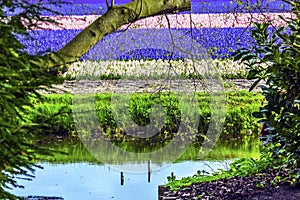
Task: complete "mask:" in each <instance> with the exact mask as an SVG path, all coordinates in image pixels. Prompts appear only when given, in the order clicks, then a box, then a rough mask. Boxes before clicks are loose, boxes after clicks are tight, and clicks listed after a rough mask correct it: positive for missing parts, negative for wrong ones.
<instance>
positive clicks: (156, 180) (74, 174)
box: [13, 161, 230, 200]
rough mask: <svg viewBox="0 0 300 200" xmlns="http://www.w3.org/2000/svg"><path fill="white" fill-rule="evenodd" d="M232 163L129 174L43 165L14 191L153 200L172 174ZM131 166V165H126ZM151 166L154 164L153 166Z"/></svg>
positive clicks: (69, 199)
mask: <svg viewBox="0 0 300 200" xmlns="http://www.w3.org/2000/svg"><path fill="white" fill-rule="evenodd" d="M229 162H230V161H184V162H181V163H176V164H172V165H170V166H169V167H165V168H162V169H160V170H159V171H150V174H149V172H148V173H126V172H122V174H123V175H121V172H120V171H118V170H115V169H113V168H112V167H110V166H106V165H95V164H90V163H86V162H83V163H70V164H50V163H41V166H43V167H44V169H43V170H37V171H36V174H35V175H36V178H35V179H33V181H30V182H28V181H20V183H21V184H23V185H24V186H25V189H14V190H13V191H14V193H15V194H17V195H21V196H29V195H39V196H59V197H62V198H63V199H65V200H76V199H78V200H82V199H117V200H127V199H128V200H140V199H143V200H153V199H157V196H158V191H157V188H158V185H163V184H165V183H167V179H166V177H167V176H170V175H171V173H172V172H173V173H174V174H175V176H176V177H177V178H180V177H185V176H191V175H193V174H195V173H196V172H197V170H206V171H208V172H213V171H216V170H217V169H224V168H226V167H228V163H229ZM124 165H125V166H124V167H126V168H127V167H131V166H133V165H132V164H124ZM151 165H155V164H154V163H152V164H151Z"/></svg>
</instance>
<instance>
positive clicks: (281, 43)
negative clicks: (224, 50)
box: [235, 0, 300, 182]
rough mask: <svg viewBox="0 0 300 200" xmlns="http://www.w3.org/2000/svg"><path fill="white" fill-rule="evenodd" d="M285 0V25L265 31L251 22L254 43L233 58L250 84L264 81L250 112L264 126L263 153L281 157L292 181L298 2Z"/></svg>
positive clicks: (298, 86)
mask: <svg viewBox="0 0 300 200" xmlns="http://www.w3.org/2000/svg"><path fill="white" fill-rule="evenodd" d="M285 2H287V3H289V4H290V5H291V6H292V12H293V14H294V17H293V18H286V19H284V18H282V19H283V20H284V21H285V22H286V23H287V25H288V27H281V28H273V29H272V31H268V27H269V26H270V25H269V24H267V23H262V24H259V23H255V24H254V25H255V29H254V30H253V31H252V32H251V34H252V37H253V38H254V39H255V41H256V44H257V45H256V46H255V47H253V49H250V50H249V49H240V50H239V51H238V52H237V53H236V55H235V59H236V60H239V59H240V60H241V61H242V62H244V63H246V64H247V65H248V66H249V70H250V71H249V75H248V78H249V79H257V81H256V82H255V84H254V85H253V87H254V86H255V85H256V84H257V83H258V82H259V81H260V80H265V81H266V86H265V87H263V88H262V89H263V95H264V96H265V98H266V102H265V103H264V105H263V106H262V107H261V108H260V112H254V113H253V115H254V116H255V117H257V118H259V119H261V120H260V121H261V122H264V123H266V125H267V129H266V130H267V131H268V134H267V136H266V138H265V142H264V145H265V146H266V148H265V151H264V152H263V156H264V155H265V156H266V155H268V156H270V157H272V159H277V160H284V164H283V166H282V167H287V168H288V169H290V176H291V177H290V178H291V179H292V182H294V181H296V180H297V179H298V180H299V177H300V170H299V169H300V13H299V11H300V2H299V1H298V0H292V1H285ZM253 87H251V89H252V88H253ZM279 163H280V162H279Z"/></svg>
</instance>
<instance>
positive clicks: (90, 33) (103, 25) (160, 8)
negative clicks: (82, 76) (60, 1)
mask: <svg viewBox="0 0 300 200" xmlns="http://www.w3.org/2000/svg"><path fill="white" fill-rule="evenodd" d="M190 9H191V3H190V0H142V1H140V2H139V1H132V2H130V3H128V4H124V5H122V6H113V7H111V9H109V10H108V11H107V12H106V13H105V14H104V15H103V16H101V17H99V18H98V19H96V20H95V21H94V22H93V23H92V24H91V25H89V26H88V27H86V28H85V29H84V30H82V31H81V32H80V33H79V34H78V35H77V36H76V37H75V38H74V39H73V40H71V41H70V42H69V43H68V44H66V45H65V46H64V47H63V48H62V49H60V50H58V51H57V52H54V53H51V54H48V55H45V56H44V57H42V58H41V60H42V61H43V62H44V64H43V65H44V66H45V67H47V68H48V69H49V70H51V71H52V73H55V72H58V70H59V71H60V72H61V73H63V72H65V71H67V68H68V67H67V66H68V64H70V63H72V62H75V61H78V60H79V59H80V58H81V57H82V56H83V55H84V54H85V53H87V52H88V50H89V49H90V48H91V47H93V46H94V45H95V44H97V42H98V41H100V40H101V39H103V38H104V37H105V36H106V35H108V34H110V33H113V32H115V31H116V30H117V29H118V28H120V27H121V26H122V25H125V24H129V23H133V22H135V21H137V20H139V19H143V18H147V17H151V16H156V15H161V14H168V13H176V12H180V11H189V10H190ZM62 66H64V68H63V67H62ZM51 68H52V69H51ZM58 68H60V69H58Z"/></svg>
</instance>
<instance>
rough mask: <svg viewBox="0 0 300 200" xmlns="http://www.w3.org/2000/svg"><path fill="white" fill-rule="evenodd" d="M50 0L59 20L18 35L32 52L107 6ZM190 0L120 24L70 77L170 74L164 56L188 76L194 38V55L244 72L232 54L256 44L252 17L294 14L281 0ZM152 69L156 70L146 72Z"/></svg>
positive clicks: (222, 70) (236, 73) (226, 73)
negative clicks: (175, 9) (184, 7)
mask: <svg viewBox="0 0 300 200" xmlns="http://www.w3.org/2000/svg"><path fill="white" fill-rule="evenodd" d="M33 2H34V1H33ZM48 2H49V1H44V3H45V5H46V7H48V8H51V9H52V10H55V11H57V12H59V15H53V14H51V13H49V12H44V13H43V14H44V15H45V17H50V18H52V19H54V20H56V21H57V22H59V24H58V25H54V24H47V23H45V24H40V28H39V29H37V30H32V31H30V32H29V33H30V37H19V39H20V41H22V43H23V44H24V45H25V49H26V51H28V52H30V53H31V54H44V53H46V52H50V51H57V50H59V49H60V48H62V47H63V46H64V45H65V44H66V43H67V42H68V41H70V40H71V39H72V38H74V37H75V36H76V34H78V33H79V32H80V31H81V30H82V29H84V28H85V27H86V26H88V25H89V24H90V23H92V22H93V20H95V19H96V18H97V17H99V16H100V15H102V14H104V13H105V11H106V4H105V1H104V0H100V1H99V0H80V1H79V0H74V1H70V0H68V1H65V2H66V3H60V4H59V5H55V6H54V5H52V4H49V3H48ZM127 2H130V1H129V0H119V1H118V0H116V4H123V3H127ZM191 2H192V11H191V12H189V13H188V12H182V13H178V14H170V15H168V16H167V17H166V16H157V17H150V18H146V19H143V20H139V21H137V22H136V23H134V24H130V25H125V26H123V27H121V28H120V29H119V30H118V31H117V32H115V33H113V34H110V35H108V36H106V37H105V38H104V39H103V40H102V41H100V42H99V43H98V44H97V45H95V46H94V47H93V48H91V49H90V51H89V52H88V53H87V54H85V55H84V56H83V57H82V58H81V61H80V62H77V63H74V64H73V65H72V66H71V67H70V70H69V71H68V72H67V73H65V74H64V75H65V76H66V77H67V78H69V79H74V78H83V79H84V78H91V77H94V78H101V77H102V78H103V77H104V78H105V77H111V78H118V77H120V76H122V77H128V76H129V77H132V76H135V75H138V74H140V75H141V76H149V75H153V74H155V75H156V76H157V75H165V74H167V73H168V74H169V72H167V70H166V69H165V68H164V67H165V66H167V64H166V63H165V62H166V60H172V62H173V64H172V65H173V66H178V67H177V68H176V69H174V70H173V72H172V73H175V74H177V75H178V74H180V75H182V74H184V75H187V76H189V75H190V73H194V72H195V71H193V70H189V69H191V68H192V67H191V66H192V64H191V63H190V62H189V61H188V60H190V57H189V56H188V55H189V54H188V53H187V51H189V47H190V46H191V45H195V44H196V45H197V49H196V50H195V48H193V49H192V50H191V51H190V52H191V53H192V54H194V55H200V56H199V57H196V59H200V60H201V59H203V58H204V59H206V60H209V62H210V65H213V66H214V68H215V69H216V71H217V72H218V73H219V74H221V76H223V77H225V78H245V76H246V74H247V69H246V67H245V66H240V65H238V64H237V63H234V62H232V61H231V60H230V57H231V55H232V53H233V52H234V51H235V50H237V49H238V48H241V47H243V48H249V47H251V46H252V45H254V44H253V40H252V39H251V36H250V30H251V26H252V24H251V23H250V21H263V20H267V21H269V22H271V23H272V25H274V26H282V25H284V22H283V21H282V20H281V19H280V18H279V17H278V15H279V14H280V15H284V16H286V17H290V16H291V15H290V14H289V13H288V10H289V9H290V8H289V7H288V6H287V5H286V4H284V3H283V2H282V1H278V0H266V1H262V2H261V3H258V2H259V1H257V0H251V1H250V4H249V5H246V6H238V4H237V3H235V1H230V0H219V1H218V0H203V1H202V0H198V1H196V0H192V1H191ZM247 2H249V1H247ZM250 8H251V12H249V9H250ZM7 12H8V13H9V11H7ZM124 30H126V31H124ZM170 35H172V36H173V37H174V38H175V43H176V46H179V48H181V49H184V50H186V51H180V50H172V45H173V43H174V41H173V40H171V36H170ZM182 61H187V62H183V63H187V64H186V65H183V64H182ZM183 66H184V67H183ZM186 67H187V69H188V70H187V69H186ZM149 69H151V70H152V72H153V73H152V74H149V73H148V72H146V71H149ZM144 72H145V73H144ZM147 73H148V74H147ZM198 73H201V71H198Z"/></svg>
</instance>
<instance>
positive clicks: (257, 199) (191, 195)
mask: <svg viewBox="0 0 300 200" xmlns="http://www.w3.org/2000/svg"><path fill="white" fill-rule="evenodd" d="M279 175H280V176H283V177H285V176H287V175H288V174H287V172H286V171H275V170H273V169H270V170H268V171H266V172H263V173H260V174H255V175H253V176H250V177H234V178H230V179H220V180H217V181H213V182H204V183H198V184H192V185H191V186H190V187H188V188H183V189H180V190H178V191H171V190H169V189H168V190H167V191H165V192H164V194H163V195H162V196H161V197H160V200H167V199H176V200H179V199H180V200H181V199H186V200H188V199H189V200H192V199H201V200H210V199H214V200H239V199H240V200H299V199H300V184H299V183H298V184H295V185H290V184H289V183H287V182H279V183H277V184H276V185H272V184H271V182H272V181H273V180H275V179H276V178H275V177H276V176H279Z"/></svg>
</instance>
